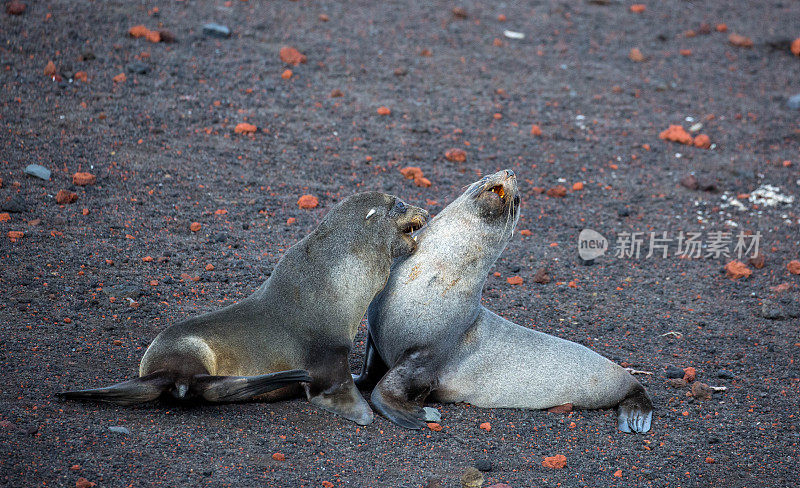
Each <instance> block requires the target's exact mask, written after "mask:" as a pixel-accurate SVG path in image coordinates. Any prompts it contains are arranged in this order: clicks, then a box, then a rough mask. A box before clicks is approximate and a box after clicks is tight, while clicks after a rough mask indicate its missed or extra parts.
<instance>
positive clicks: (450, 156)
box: [444, 148, 467, 163]
mask: <svg viewBox="0 0 800 488" xmlns="http://www.w3.org/2000/svg"><path fill="white" fill-rule="evenodd" d="M444 157H445V158H446V159H447V160H448V161H455V162H456V163H463V162H464V161H466V160H467V152H466V151H464V150H463V149H456V148H454V149H448V150H447V151H446V152H445V153H444Z"/></svg>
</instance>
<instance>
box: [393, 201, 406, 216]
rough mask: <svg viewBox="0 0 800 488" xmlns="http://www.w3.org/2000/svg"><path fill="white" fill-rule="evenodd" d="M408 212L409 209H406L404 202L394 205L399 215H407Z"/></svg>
mask: <svg viewBox="0 0 800 488" xmlns="http://www.w3.org/2000/svg"><path fill="white" fill-rule="evenodd" d="M406 210H408V209H407V208H406V204H405V203H403V201H402V200H398V201H397V203H396V204H395V205H394V211H395V212H397V213H401V214H404V213H406Z"/></svg>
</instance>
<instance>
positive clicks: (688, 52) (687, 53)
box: [680, 49, 692, 56]
mask: <svg viewBox="0 0 800 488" xmlns="http://www.w3.org/2000/svg"><path fill="white" fill-rule="evenodd" d="M680 53H681V56H691V55H692V50H691V49H681V50H680Z"/></svg>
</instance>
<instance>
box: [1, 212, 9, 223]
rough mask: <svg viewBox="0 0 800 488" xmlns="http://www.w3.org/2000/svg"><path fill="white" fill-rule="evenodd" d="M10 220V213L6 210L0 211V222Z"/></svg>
mask: <svg viewBox="0 0 800 488" xmlns="http://www.w3.org/2000/svg"><path fill="white" fill-rule="evenodd" d="M9 220H11V214H9V213H8V212H3V213H0V222H8V221H9Z"/></svg>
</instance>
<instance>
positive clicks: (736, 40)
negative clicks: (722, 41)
mask: <svg viewBox="0 0 800 488" xmlns="http://www.w3.org/2000/svg"><path fill="white" fill-rule="evenodd" d="M728 42H730V43H731V44H733V45H734V46H737V47H746V48H751V47H753V40H752V39H750V38H749V37H747V36H743V35H741V34H731V35H729V36H728Z"/></svg>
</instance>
